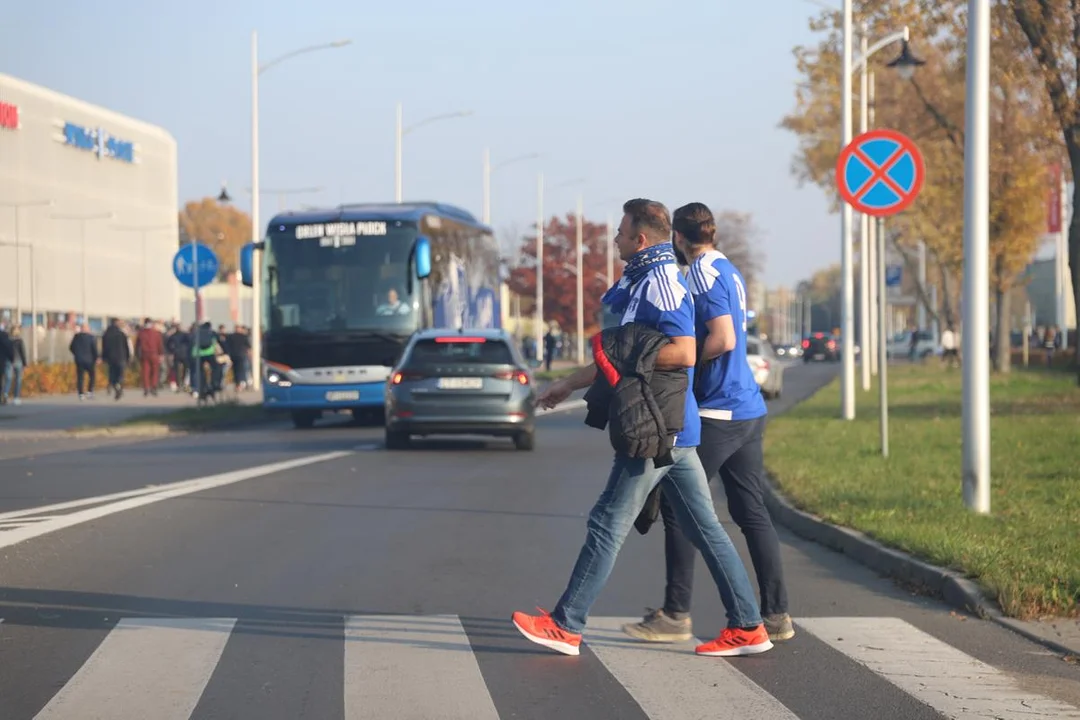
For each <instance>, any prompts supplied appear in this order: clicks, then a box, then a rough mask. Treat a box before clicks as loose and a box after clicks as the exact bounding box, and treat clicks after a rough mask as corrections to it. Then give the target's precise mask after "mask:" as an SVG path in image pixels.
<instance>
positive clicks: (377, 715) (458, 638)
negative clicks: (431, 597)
mask: <svg viewBox="0 0 1080 720" xmlns="http://www.w3.org/2000/svg"><path fill="white" fill-rule="evenodd" d="M436 717H437V718H442V719H443V720H458V719H460V720H499V714H498V712H497V711H496V710H495V703H494V702H493V701H492V699H491V694H490V693H489V692H488V689H487V684H486V683H485V682H484V677H483V675H481V674H480V666H479V665H478V664H477V662H476V656H475V655H474V654H473V650H472V645H471V644H470V643H469V638H468V636H467V635H466V634H465V628H463V627H462V626H461V621H460V620H459V619H458V617H457V616H456V615H424V616H400V615H386V616H379V615H358V616H352V617H349V618H347V619H346V623H345V718H346V720H362V719H364V720H366V719H368V718H370V719H371V720H385V719H386V718H395V719H396V720H411V719H413V718H415V719H416V720H427V719H428V718H436Z"/></svg>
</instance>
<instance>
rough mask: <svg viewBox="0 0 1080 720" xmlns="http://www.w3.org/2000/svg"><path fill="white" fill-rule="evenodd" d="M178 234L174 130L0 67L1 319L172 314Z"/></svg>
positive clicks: (41, 321) (99, 319)
mask: <svg viewBox="0 0 1080 720" xmlns="http://www.w3.org/2000/svg"><path fill="white" fill-rule="evenodd" d="M177 235H178V230H177V167H176V141H175V140H174V139H173V137H172V136H171V135H170V134H169V133H168V132H166V131H165V130H163V129H161V128H159V127H155V126H153V125H149V124H147V123H144V122H140V121H138V120H134V119H132V118H129V117H125V116H123V115H120V114H119V113H116V112H112V111H111V110H106V109H105V108H101V107H97V106H94V105H91V104H89V103H86V102H83V101H81V100H77V99H75V98H72V97H68V96H66V95H61V94H60V93H57V92H54V91H52V90H48V89H46V88H43V87H38V86H36V85H31V84H30V83H28V82H24V81H22V80H19V79H17V78H13V77H10V76H8V75H3V74H0V322H4V323H5V324H8V325H10V324H13V322H14V320H15V318H16V317H20V319H21V323H22V325H23V326H24V327H25V328H29V327H30V325H31V318H32V317H35V318H36V324H37V326H38V327H39V328H57V327H64V326H66V325H69V324H70V323H73V322H77V321H81V320H82V318H84V317H85V318H87V319H88V321H89V323H90V325H91V326H92V327H93V328H94V329H95V330H97V329H99V328H100V327H101V326H102V324H103V322H105V319H106V318H108V317H110V316H117V317H121V318H125V319H128V318H130V319H134V318H140V317H145V316H150V317H155V318H162V319H172V318H173V317H175V316H176V315H177V311H178V308H179V292H180V288H179V286H178V284H177V282H176V279H175V278H174V277H173V275H172V270H171V259H172V256H173V254H174V253H175V252H176V248H177V242H178V238H177ZM39 332H40V330H39ZM28 344H29V343H28Z"/></svg>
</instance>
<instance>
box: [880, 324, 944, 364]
mask: <svg viewBox="0 0 1080 720" xmlns="http://www.w3.org/2000/svg"><path fill="white" fill-rule="evenodd" d="M885 352H886V353H887V354H888V357H890V358H909V357H911V331H910V330H902V331H900V332H898V333H896V334H895V335H893V336H892V338H890V339H889V342H888V343H887V344H886V345H885ZM937 353H938V346H937V343H936V342H934V334H933V333H931V332H927V331H925V330H920V331H919V335H918V340H916V344H915V357H916V358H918V359H920V360H922V359H925V358H928V357H930V356H931V355H935V354H937Z"/></svg>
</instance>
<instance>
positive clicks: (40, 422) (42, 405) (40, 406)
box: [0, 389, 262, 440]
mask: <svg viewBox="0 0 1080 720" xmlns="http://www.w3.org/2000/svg"><path fill="white" fill-rule="evenodd" d="M225 399H227V400H233V399H237V400H239V401H240V402H241V403H243V404H245V405H252V404H258V403H260V402H262V393H261V392H252V391H247V392H242V393H239V394H237V393H236V392H234V391H233V390H226V392H225ZM189 407H195V398H193V397H191V395H190V394H187V393H173V392H170V391H167V390H165V391H159V393H158V395H157V397H154V396H150V397H143V394H142V390H138V389H135V390H132V389H127V390H125V391H124V395H123V397H122V398H121V399H120V400H119V401H117V400H115V399H113V397H112V395H110V394H108V393H99V394H97V395H95V396H94V398H93V399H92V400H91V399H87V400H79V398H78V396H77V395H75V394H70V395H43V396H41V397H34V398H26V399H24V400H23V401H22V405H19V406H17V407H16V406H14V405H3V406H0V439H2V440H14V439H18V438H22V437H40V436H49V435H52V436H56V435H60V434H63V433H65V432H67V431H70V430H74V429H75V428H79V427H85V426H88V425H116V424H119V423H122V422H124V421H125V420H130V419H131V418H134V417H137V416H140V415H147V414H150V413H166V412H171V411H173V410H180V409H183V408H189Z"/></svg>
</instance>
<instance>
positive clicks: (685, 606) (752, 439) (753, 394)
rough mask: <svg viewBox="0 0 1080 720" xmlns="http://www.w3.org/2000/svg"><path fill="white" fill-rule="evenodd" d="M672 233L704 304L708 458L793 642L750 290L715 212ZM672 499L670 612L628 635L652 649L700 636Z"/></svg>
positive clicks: (773, 631)
mask: <svg viewBox="0 0 1080 720" xmlns="http://www.w3.org/2000/svg"><path fill="white" fill-rule="evenodd" d="M672 229H673V230H674V232H675V247H676V249H677V250H678V251H679V252H680V254H682V255H683V256H684V257H685V258H686V263H687V264H688V265H689V266H690V269H689V279H690V292H691V294H692V295H693V298H694V310H695V325H696V333H697V341H698V364H697V368H696V369H697V374H698V377H697V379H696V382H695V383H694V384H693V388H694V395H695V396H696V399H697V403H698V407H699V411H698V413H699V415H700V416H701V444H700V445H698V449H697V452H698V456H699V457H700V458H701V463H702V465H703V466H704V468H705V472H706V474H707V476H708V477H710V478H711V477H712V476H713V475H714V474H715V473H719V474H720V479H721V480H722V481H723V484H724V492H725V494H726V495H727V502H728V511H729V512H730V513H731V518H732V519H733V520H734V521H735V523H736V524H737V525H738V526H739V528H740V529H741V530H742V533H743V535H744V536H745V537H746V544H747V547H748V548H749V550H750V559H751V560H752V562H753V564H754V571H755V573H756V574H757V579H758V590H759V592H760V593H761V614H762V616H763V618H764V620H765V628H766V630H767V631H768V633H769V638H770V639H771V640H787V639H789V638H791V637H793V636H794V635H795V630H794V628H793V627H792V624H791V617H790V616H789V615H788V606H787V590H786V589H785V587H784V572H783V567H782V566H781V562H780V540H779V538H778V537H777V535H776V529H775V528H774V527H773V524H772V518H771V517H770V516H769V511H768V509H767V508H766V507H765V499H764V488H763V483H764V472H765V469H764V462H763V460H762V439H763V436H764V431H765V420H766V414H767V410H766V407H765V400H764V399H763V398H762V396H761V391H760V389H759V388H758V384H757V382H756V381H755V380H754V373H753V371H752V370H751V368H750V365H749V363H748V362H747V359H746V283H745V282H744V280H743V277H742V274H741V273H740V272H739V270H738V268H736V267H735V265H734V264H732V262H731V261H730V260H728V259H727V257H725V256H724V254H723V253H721V252H720V251H719V250H717V249H716V244H715V235H716V221H715V220H714V218H713V214H712V212H711V211H710V210H709V208H708V207H706V206H705V205H703V204H701V203H691V204H689V205H684V206H683V207H681V208H679V209H678V210H676V211H675V214H674V217H673V219H672ZM666 490H667V489H666V488H663V489H662V491H661V499H660V513H661V516H662V517H663V519H664V550H665V553H664V554H665V559H666V561H667V584H666V587H665V588H664V605H663V607H662V608H660V609H658V610H652V611H650V612H649V613H648V614H647V615H646V616H645V618H644V619H643V620H642V621H641V622H639V623H633V624H630V625H626V626H624V627H623V630H624V631H625V632H626V633H627V634H628V635H631V636H633V637H635V638H638V639H640V640H646V641H650V642H680V641H683V640H689V639H690V638H691V637H693V628H692V625H691V621H690V597H691V594H692V591H693V585H694V560H695V557H694V546H693V545H692V544H691V542H690V541H689V540H688V539H687V538H686V536H685V534H684V532H685V530H686V525H685V523H684V521H683V519H682V518H680V517H679V516H678V514H677V513H675V512H673V510H672V505H671V498H668V496H667V492H666Z"/></svg>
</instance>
